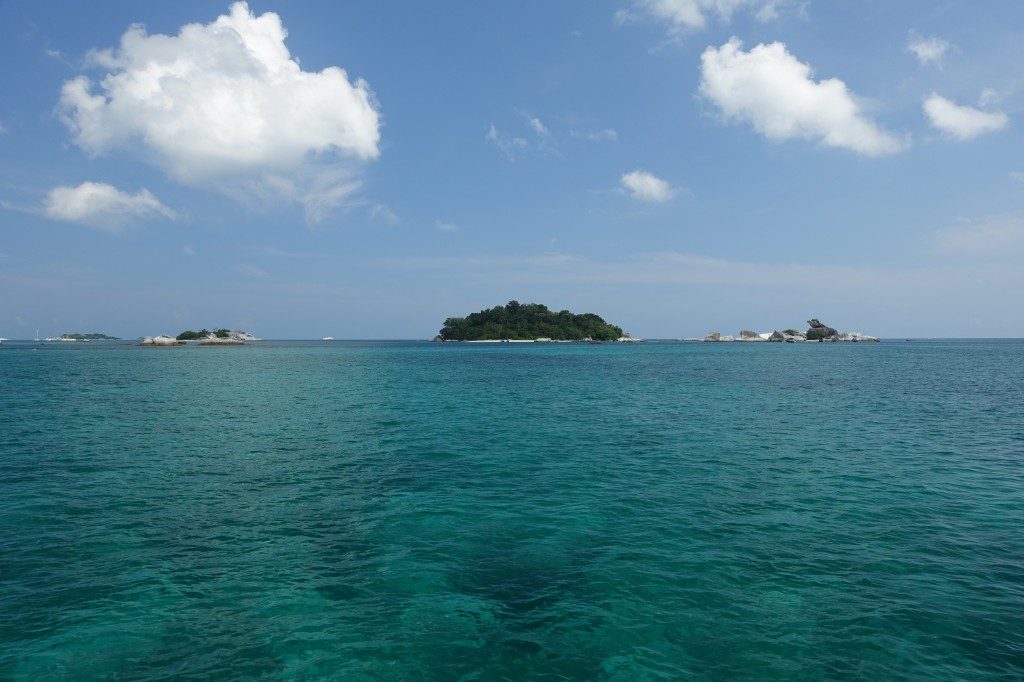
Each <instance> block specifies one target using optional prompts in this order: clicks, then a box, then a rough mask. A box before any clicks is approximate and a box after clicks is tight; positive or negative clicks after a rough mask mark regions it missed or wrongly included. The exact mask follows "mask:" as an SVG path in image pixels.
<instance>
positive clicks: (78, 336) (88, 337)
mask: <svg viewBox="0 0 1024 682" xmlns="http://www.w3.org/2000/svg"><path fill="white" fill-rule="evenodd" d="M60 338H62V339H70V340H74V341H120V339H119V338H118V337H116V336H107V335H106V334H97V333H91V334H82V333H80V332H74V333H71V334H61V335H60Z"/></svg>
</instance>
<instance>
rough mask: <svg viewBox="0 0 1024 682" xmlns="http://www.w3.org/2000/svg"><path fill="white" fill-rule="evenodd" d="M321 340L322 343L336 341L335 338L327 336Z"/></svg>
mask: <svg viewBox="0 0 1024 682" xmlns="http://www.w3.org/2000/svg"><path fill="white" fill-rule="evenodd" d="M320 340H321V341H334V337H333V336H325V337H324V338H322V339H320Z"/></svg>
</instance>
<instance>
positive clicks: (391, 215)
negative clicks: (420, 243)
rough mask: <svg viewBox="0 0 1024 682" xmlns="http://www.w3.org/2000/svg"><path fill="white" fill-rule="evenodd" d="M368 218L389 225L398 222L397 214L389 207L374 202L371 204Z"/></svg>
mask: <svg viewBox="0 0 1024 682" xmlns="http://www.w3.org/2000/svg"><path fill="white" fill-rule="evenodd" d="M370 218H371V219H372V220H377V221H380V222H382V223H384V224H385V225H391V226H395V225H397V224H398V223H399V222H400V221H399V219H398V214H397V213H395V212H394V211H393V210H391V207H390V206H388V205H387V204H374V205H373V206H371V207H370Z"/></svg>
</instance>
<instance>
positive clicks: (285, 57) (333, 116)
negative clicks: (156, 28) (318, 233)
mask: <svg viewBox="0 0 1024 682" xmlns="http://www.w3.org/2000/svg"><path fill="white" fill-rule="evenodd" d="M287 35H288V34H287V31H285V29H284V26H283V25H282V23H281V19H280V17H279V16H278V15H277V14H274V13H272V12H267V13H265V14H262V15H260V16H255V15H254V14H253V13H252V12H251V11H250V10H249V7H248V6H247V5H246V4H245V3H244V2H237V3H235V4H233V5H232V6H231V8H230V11H229V13H228V14H226V15H222V16H219V17H217V18H216V19H215V20H214V21H212V22H210V23H208V24H187V25H185V26H182V27H181V29H180V30H179V32H178V34H177V35H174V36H168V35H159V34H158V35H149V34H148V33H147V32H146V30H145V28H144V27H143V26H141V25H135V26H132V27H130V28H129V29H128V31H127V32H126V33H125V34H124V35H123V36H122V38H121V43H120V45H119V46H117V47H116V48H111V49H105V50H98V51H93V52H91V53H90V55H89V61H90V62H91V64H93V65H95V66H98V67H101V68H102V69H104V70H105V71H106V72H107V73H106V74H105V75H104V76H103V77H102V78H101V79H100V80H99V81H98V83H97V82H94V81H93V80H91V79H90V78H88V77H86V76H79V77H77V78H74V79H72V80H70V81H68V82H66V83H65V84H64V86H63V88H62V91H61V99H60V106H59V111H60V115H61V118H62V120H63V121H64V123H65V124H66V125H67V126H68V129H69V130H70V132H71V135H72V139H73V141H74V143H75V144H76V145H78V146H79V147H81V148H82V149H83V150H85V151H86V152H88V153H89V154H93V155H100V154H105V153H108V152H110V151H113V150H117V149H131V150H141V151H143V152H144V154H145V156H146V158H148V159H149V160H151V161H152V162H154V163H156V164H158V165H160V166H162V167H163V168H165V169H166V171H167V173H168V175H169V176H170V177H171V178H173V179H174V180H176V181H178V182H181V183H184V184H188V185H200V184H205V183H213V184H215V185H219V186H222V187H226V188H231V189H232V190H234V191H237V190H238V188H245V187H252V186H253V183H256V184H259V185H260V186H261V187H262V188H263V189H265V190H269V191H271V192H277V193H279V194H284V195H285V196H287V197H288V198H291V199H294V200H296V201H301V202H303V203H305V204H307V205H309V203H310V202H313V203H315V204H317V205H318V206H322V205H323V204H324V202H327V203H332V202H334V203H336V202H337V200H338V197H337V195H338V193H339V191H340V190H339V187H333V186H331V187H327V188H323V187H322V185H323V184H324V179H323V177H322V174H321V173H319V172H318V171H317V170H316V169H317V168H323V167H327V166H332V168H331V170H330V173H329V175H333V176H337V175H339V172H338V169H337V168H336V167H334V166H337V165H338V164H343V165H344V167H345V169H346V170H347V171H348V172H346V173H345V174H344V175H345V176H346V178H347V179H346V182H345V184H344V187H346V188H351V187H353V186H354V185H353V183H352V181H351V175H352V168H353V167H354V166H357V165H358V163H359V162H362V161H367V160H371V159H375V158H376V157H377V156H378V155H379V154H380V148H379V143H380V114H379V111H378V105H377V103H376V101H375V98H374V96H373V93H372V91H371V90H370V87H369V85H368V84H367V83H366V82H365V81H363V80H362V79H356V80H352V79H350V78H349V76H348V74H347V73H346V72H345V70H344V69H342V68H339V67H336V66H330V67H327V68H325V69H323V70H321V71H318V72H312V71H303V70H302V68H301V67H300V66H299V63H298V61H296V60H295V59H294V58H293V57H292V56H291V54H290V52H289V50H288V47H287V46H286V45H285V38H286V37H287ZM311 193H312V194H314V195H316V196H314V197H312V198H311V196H310V195H311Z"/></svg>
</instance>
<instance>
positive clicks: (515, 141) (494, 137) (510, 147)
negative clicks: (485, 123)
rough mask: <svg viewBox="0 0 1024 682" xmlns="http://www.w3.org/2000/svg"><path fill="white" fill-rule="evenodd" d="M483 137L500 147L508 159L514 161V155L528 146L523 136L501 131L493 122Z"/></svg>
mask: <svg viewBox="0 0 1024 682" xmlns="http://www.w3.org/2000/svg"><path fill="white" fill-rule="evenodd" d="M484 139H486V140H487V141H488V142H490V143H491V144H493V145H494V146H495V147H497V148H498V149H500V150H501V152H502V153H503V154H504V155H505V157H506V158H507V159H508V160H509V161H515V160H516V157H517V156H518V155H519V154H520V153H521V152H522V151H523V150H525V149H526V148H527V147H528V146H529V142H527V141H526V139H525V138H522V137H517V136H515V135H510V134H508V133H505V132H502V131H500V130H498V128H497V127H496V126H495V125H494V124H493V123H492V124H491V125H490V127H489V128H488V129H487V134H486V135H485V136H484Z"/></svg>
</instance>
